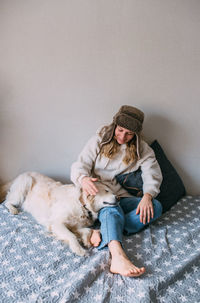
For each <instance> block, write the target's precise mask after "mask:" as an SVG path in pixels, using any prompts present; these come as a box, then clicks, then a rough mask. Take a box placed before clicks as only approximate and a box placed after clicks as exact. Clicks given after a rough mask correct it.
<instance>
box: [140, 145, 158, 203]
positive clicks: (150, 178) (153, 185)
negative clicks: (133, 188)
mask: <svg viewBox="0 0 200 303" xmlns="http://www.w3.org/2000/svg"><path fill="white" fill-rule="evenodd" d="M141 144H142V154H141V160H140V161H141V164H140V165H141V171H142V179H143V193H144V194H145V193H149V194H150V195H152V197H153V198H155V197H156V196H157V195H158V194H159V192H160V185H161V183H162V179H163V178H162V173H161V169H160V166H159V164H158V162H157V160H156V157H155V154H154V151H153V149H152V148H151V147H150V146H149V145H148V144H147V143H146V142H144V141H142V142H141Z"/></svg>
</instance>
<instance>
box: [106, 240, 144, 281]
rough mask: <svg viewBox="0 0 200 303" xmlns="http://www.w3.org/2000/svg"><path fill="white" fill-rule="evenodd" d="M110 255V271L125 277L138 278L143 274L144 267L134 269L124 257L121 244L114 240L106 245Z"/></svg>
mask: <svg viewBox="0 0 200 303" xmlns="http://www.w3.org/2000/svg"><path fill="white" fill-rule="evenodd" d="M108 247H109V250H110V253H111V266H110V271H111V272H112V273H113V274H120V275H122V276H126V277H139V276H141V275H142V274H143V273H144V272H145V268H144V267H136V266H135V265H134V264H133V263H132V262H131V261H130V260H129V259H128V257H127V256H126V254H125V252H124V250H123V248H122V246H121V243H120V242H119V241H116V240H112V241H110V243H109V244H108Z"/></svg>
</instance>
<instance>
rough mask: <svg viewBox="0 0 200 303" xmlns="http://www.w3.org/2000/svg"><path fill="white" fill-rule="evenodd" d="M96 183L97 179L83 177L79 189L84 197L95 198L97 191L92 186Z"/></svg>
mask: <svg viewBox="0 0 200 303" xmlns="http://www.w3.org/2000/svg"><path fill="white" fill-rule="evenodd" d="M96 181H98V179H97V178H91V177H83V179H82V180H81V187H82V189H83V191H84V192H85V193H86V195H92V196H95V195H96V194H97V192H98V189H97V188H96V186H95V185H94V182H96Z"/></svg>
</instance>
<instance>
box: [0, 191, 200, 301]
mask: <svg viewBox="0 0 200 303" xmlns="http://www.w3.org/2000/svg"><path fill="white" fill-rule="evenodd" d="M124 248H125V251H126V253H127V255H128V256H129V258H130V259H131V260H132V261H133V262H134V263H135V264H136V265H137V266H145V267H146V273H145V274H144V275H143V276H141V277H138V278H129V277H122V276H120V275H116V274H115V275H114V274H112V273H110V272H109V262H110V258H109V252H108V250H107V249H105V250H102V251H98V250H97V249H90V250H89V251H88V256H87V257H78V256H76V255H74V254H73V253H72V252H71V251H70V250H69V248H68V247H67V246H66V245H65V244H64V243H62V242H60V241H58V240H55V239H54V238H53V237H52V236H51V235H50V234H49V233H48V232H46V231H45V230H44V228H43V227H42V226H40V225H39V224H37V223H36V221H35V220H34V218H33V217H32V216H31V215H30V214H28V213H23V212H22V213H20V214H19V215H16V216H14V215H11V214H10V213H9V212H8V210H7V209H6V207H5V205H4V204H1V205H0V302H2V303H10V302H15V303H27V302H37V303H40V302H44V303H50V302H52V303H54V302H55V303H56V302H59V303H65V302H70V303H73V302H74V303H75V302H81V303H85V302H96V303H98V302H99V303H102V302H106V303H109V302H111V303H116V302H123V303H126V302H127V303H134V302H136V303H138V302H145V303H147V302H164V303H172V302H186V303H190V302H191V303H199V302H200V292H199V289H200V269H199V266H200V196H193V197H192V196H185V197H184V198H183V199H181V200H180V201H179V202H178V203H177V204H176V205H175V206H173V207H172V208H171V210H170V211H168V212H167V213H165V214H164V215H163V216H162V217H161V218H160V219H159V220H157V221H156V222H154V223H153V224H151V225H150V226H149V227H148V228H146V229H144V230H143V231H141V232H140V233H137V234H135V235H132V236H129V237H124Z"/></svg>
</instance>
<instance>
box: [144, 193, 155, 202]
mask: <svg viewBox="0 0 200 303" xmlns="http://www.w3.org/2000/svg"><path fill="white" fill-rule="evenodd" d="M144 197H146V198H148V199H151V200H152V199H153V197H152V195H151V194H149V193H145V194H144Z"/></svg>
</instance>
